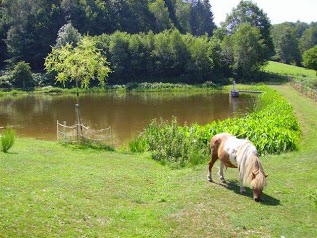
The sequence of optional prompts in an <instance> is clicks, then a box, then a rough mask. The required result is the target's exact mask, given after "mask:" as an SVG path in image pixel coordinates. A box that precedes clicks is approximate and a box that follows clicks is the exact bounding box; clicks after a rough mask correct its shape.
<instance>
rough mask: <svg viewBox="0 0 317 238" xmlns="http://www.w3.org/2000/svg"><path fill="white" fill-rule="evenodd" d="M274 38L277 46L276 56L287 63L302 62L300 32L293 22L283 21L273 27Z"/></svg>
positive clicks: (275, 46)
mask: <svg viewBox="0 0 317 238" xmlns="http://www.w3.org/2000/svg"><path fill="white" fill-rule="evenodd" d="M271 32H272V39H273V43H274V48H275V56H274V58H275V59H276V60H278V61H281V62H283V63H286V64H292V63H295V64H297V65H299V64H300V62H301V55H300V52H299V48H298V39H299V38H298V32H297V30H296V28H295V27H294V25H293V24H291V23H282V24H278V25H274V26H273V28H272V31H271Z"/></svg>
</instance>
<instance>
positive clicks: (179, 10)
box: [175, 0, 191, 33]
mask: <svg viewBox="0 0 317 238" xmlns="http://www.w3.org/2000/svg"><path fill="white" fill-rule="evenodd" d="M190 9H191V4H190V3H187V2H184V1H182V0H176V3H175V15H176V18H177V21H178V23H179V26H180V29H179V30H180V32H182V33H186V32H190V24H189V16H190Z"/></svg>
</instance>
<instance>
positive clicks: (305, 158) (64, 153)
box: [0, 86, 317, 237]
mask: <svg viewBox="0 0 317 238" xmlns="http://www.w3.org/2000/svg"><path fill="white" fill-rule="evenodd" d="M275 89H276V90H278V92H280V93H281V94H283V95H284V96H286V97H287V98H288V100H289V101H290V102H291V103H292V104H293V105H294V107H295V109H296V112H297V115H298V117H299V119H300V122H301V125H302V126H303V138H302V142H301V147H300V149H299V151H297V152H291V153H286V154H282V155H276V156H266V157H262V158H261V159H262V161H263V165H264V168H265V170H266V172H267V173H269V177H268V183H269V184H268V187H267V188H266V189H265V190H264V197H263V202H262V203H255V202H254V201H253V200H252V191H250V190H249V189H248V190H247V193H246V196H243V195H240V194H239V187H238V183H237V171H236V170H234V169H228V170H227V171H226V172H225V176H226V178H227V180H228V181H229V183H228V188H225V187H223V186H221V185H219V184H215V183H209V182H207V179H206V173H207V163H206V164H204V165H198V166H195V167H192V168H184V169H181V170H172V169H170V168H169V167H167V166H162V165H160V164H159V163H157V162H155V161H153V160H151V159H150V156H149V154H134V153H123V152H115V151H114V152H107V151H103V150H94V149H90V148H86V149H78V148H76V147H68V146H67V147H65V146H62V145H60V144H57V143H55V142H46V141H39V140H33V139H24V138H17V140H16V143H15V145H14V147H12V149H11V150H10V151H9V153H6V154H5V153H0V174H1V179H0V198H1V199H0V234H1V235H0V237H281V236H285V237H315V236H317V225H316V219H317V209H316V207H315V205H314V201H313V200H312V199H311V192H310V191H314V189H316V177H317V170H316V161H317V149H316V147H315V141H316V140H317V131H316V130H315V128H316V127H317V121H316V117H317V107H316V106H317V105H316V103H314V102H313V101H311V100H309V99H306V98H304V97H303V96H301V95H299V94H298V93H297V92H296V91H294V90H293V89H291V88H289V87H286V86H276V87H275ZM216 167H217V166H216ZM213 174H214V177H215V178H216V170H214V171H213ZM215 180H216V179H215Z"/></svg>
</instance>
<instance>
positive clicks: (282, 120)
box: [134, 87, 300, 167]
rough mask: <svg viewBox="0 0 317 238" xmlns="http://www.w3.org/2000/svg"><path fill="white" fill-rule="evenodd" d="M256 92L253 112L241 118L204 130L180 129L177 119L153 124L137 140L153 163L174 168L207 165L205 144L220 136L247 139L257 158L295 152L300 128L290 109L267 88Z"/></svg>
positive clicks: (188, 127)
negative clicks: (258, 155) (145, 144)
mask: <svg viewBox="0 0 317 238" xmlns="http://www.w3.org/2000/svg"><path fill="white" fill-rule="evenodd" d="M259 89H261V90H264V91H265V92H264V93H263V94H262V95H261V96H260V98H259V104H258V111H256V112H253V113H250V114H248V115H246V116H244V117H242V118H229V119H226V120H223V121H214V122H212V123H210V124H208V125H206V126H200V125H191V126H187V125H185V126H183V127H182V126H179V125H178V124H177V121H176V118H174V119H173V120H172V121H171V122H167V121H163V120H162V119H161V120H160V121H157V120H154V121H152V122H151V123H150V124H149V125H148V126H147V127H146V128H145V130H144V132H143V134H142V135H141V137H140V140H145V141H146V142H147V144H148V147H147V148H148V150H149V151H150V152H151V154H152V157H153V159H155V160H158V161H160V162H162V163H164V164H169V165H172V166H173V167H184V166H186V165H188V164H196V163H201V162H204V161H206V158H208V156H209V148H208V146H207V144H208V142H209V141H210V139H211V137H212V136H213V135H215V134H218V133H221V132H229V133H231V134H233V135H235V136H237V137H238V138H248V139H249V140H250V141H252V142H253V143H254V144H255V146H256V147H257V149H258V152H259V154H260V155H263V154H278V153H281V152H285V151H290V150H296V149H297V147H298V139H299V135H300V128H299V125H298V122H297V120H296V117H295V115H294V112H293V108H292V107H291V106H290V105H289V104H288V103H287V102H286V101H285V99H284V98H282V97H281V96H279V95H278V94H277V93H276V92H275V91H273V90H270V89H268V88H267V87H261V88H258V90H259ZM136 140H138V139H136ZM134 143H136V142H134ZM142 143H144V141H142ZM142 148H146V146H143V147H142ZM134 149H135V148H134Z"/></svg>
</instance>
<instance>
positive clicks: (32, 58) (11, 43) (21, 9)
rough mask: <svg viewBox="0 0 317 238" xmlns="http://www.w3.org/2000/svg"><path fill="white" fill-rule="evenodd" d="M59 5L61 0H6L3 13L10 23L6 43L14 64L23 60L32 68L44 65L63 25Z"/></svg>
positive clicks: (40, 67)
mask: <svg viewBox="0 0 317 238" xmlns="http://www.w3.org/2000/svg"><path fill="white" fill-rule="evenodd" d="M58 4H59V1H58V0H53V1H44V0H35V1H31V0H7V1H5V8H4V9H5V11H4V14H5V18H6V22H7V24H8V26H9V28H8V31H7V34H6V39H5V42H6V45H7V50H8V53H9V57H10V62H11V63H12V64H15V63H17V62H19V61H21V60H24V61H26V62H29V63H30V66H31V67H32V69H42V68H43V63H44V57H45V56H46V55H47V53H48V52H49V51H50V45H53V43H54V41H55V36H56V32H57V30H58V28H59V27H60V22H61V18H60V13H61V9H60V8H59V7H58Z"/></svg>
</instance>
